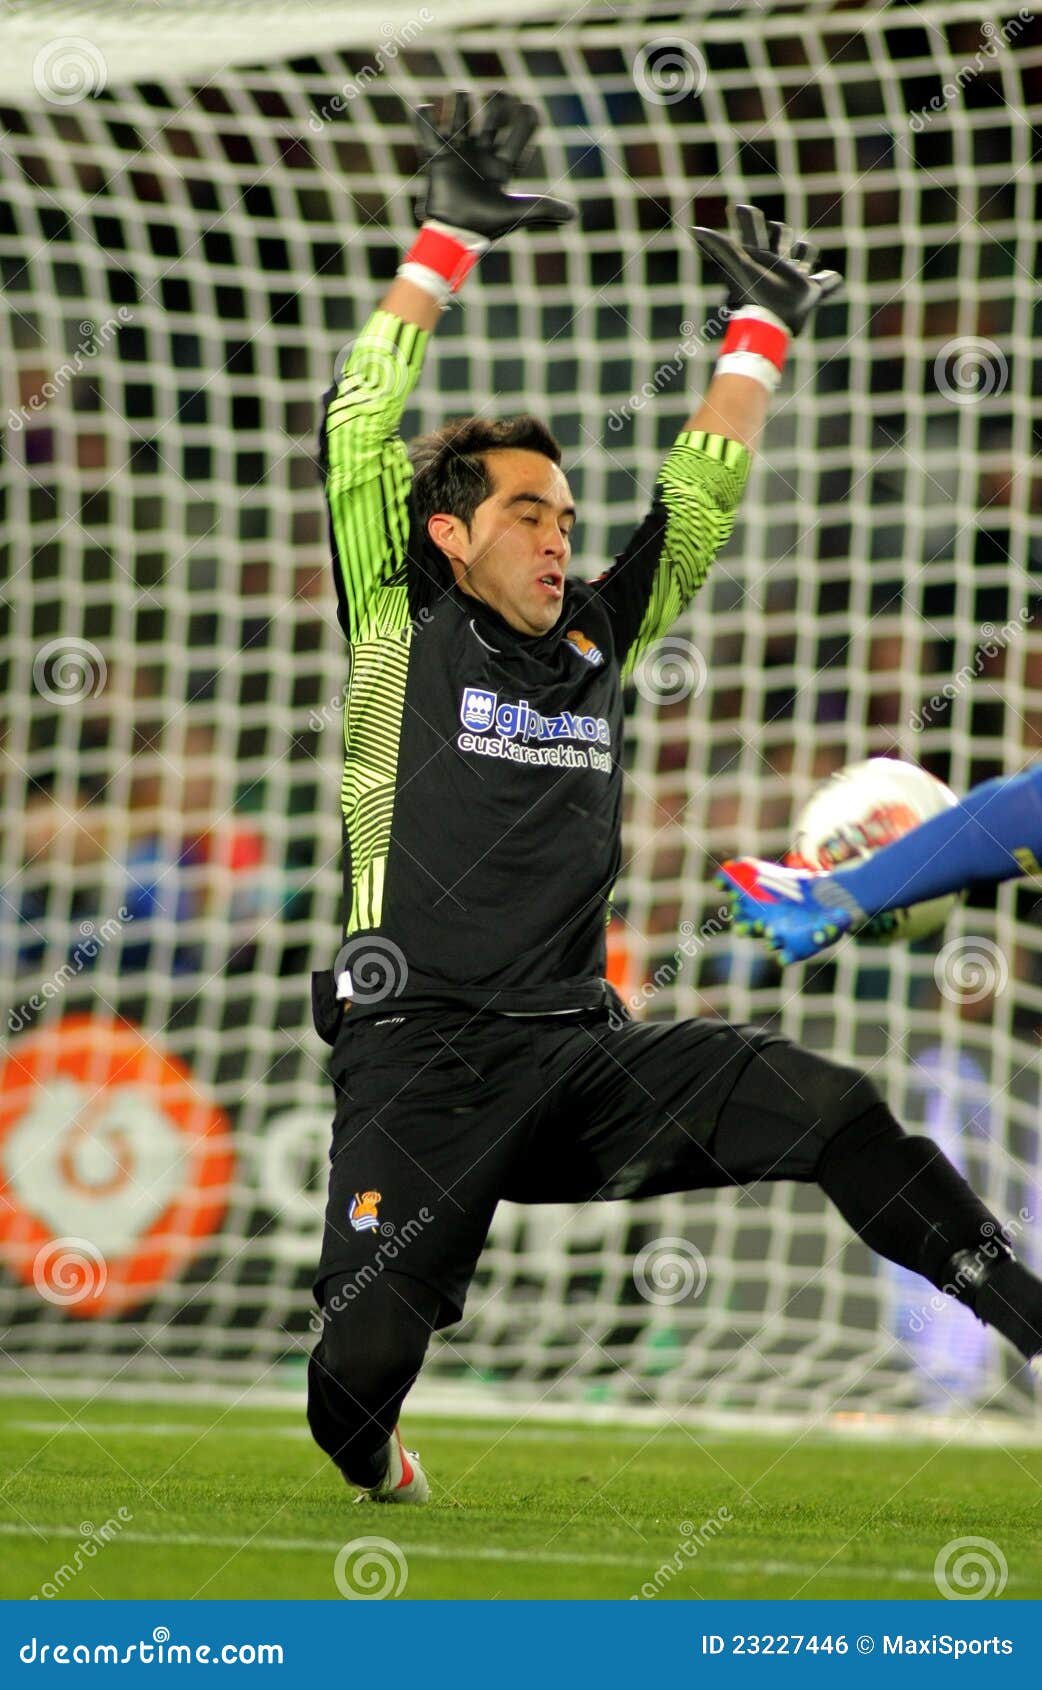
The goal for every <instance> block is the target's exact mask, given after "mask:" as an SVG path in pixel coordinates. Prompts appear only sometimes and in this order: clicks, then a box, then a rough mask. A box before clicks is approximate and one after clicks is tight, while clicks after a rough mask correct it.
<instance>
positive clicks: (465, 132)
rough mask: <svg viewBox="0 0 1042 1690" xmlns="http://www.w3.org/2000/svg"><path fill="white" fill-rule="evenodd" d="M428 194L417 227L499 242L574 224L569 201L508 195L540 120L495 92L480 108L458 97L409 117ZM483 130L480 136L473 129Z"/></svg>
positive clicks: (421, 200) (420, 203)
mask: <svg viewBox="0 0 1042 1690" xmlns="http://www.w3.org/2000/svg"><path fill="white" fill-rule="evenodd" d="M412 119H413V127H414V128H415V131H416V138H417V141H418V143H419V148H420V157H421V160H422V169H423V171H424V174H425V175H426V178H427V180H426V185H425V187H424V191H423V193H422V194H420V195H419V196H418V197H417V199H416V200H415V201H414V210H415V213H416V221H417V223H420V224H422V223H425V222H428V221H430V220H431V219H433V220H435V221H436V222H438V223H445V224H448V225H449V226H450V227H451V228H453V229H462V230H468V231H470V232H471V233H472V234H475V235H481V236H483V237H484V239H485V240H487V241H497V240H499V239H500V237H501V236H502V235H509V234H511V233H512V232H513V230H515V229H557V228H559V227H560V226H561V224H562V223H570V222H571V220H572V218H573V217H574V216H575V209H574V207H573V206H570V205H568V204H566V202H565V201H564V200H557V199H550V198H549V197H547V196H546V195H541V194H508V193H507V192H506V191H505V190H506V185H507V183H508V182H509V181H510V178H511V177H512V176H515V175H516V174H517V172H518V169H519V168H520V165H521V160H522V157H523V155H524V153H525V151H526V149H527V147H528V143H529V141H530V140H531V139H532V135H533V134H534V132H535V128H536V124H537V122H538V118H537V117H536V114H535V112H534V111H533V110H532V107H531V106H526V105H524V104H523V103H522V102H521V101H520V100H519V99H517V98H516V97H515V96H514V95H513V94H505V93H502V92H497V93H495V94H493V95H492V96H491V98H490V99H488V100H487V101H485V102H484V103H483V104H482V105H481V106H480V108H479V110H478V112H477V114H476V116H475V119H474V124H475V128H472V125H471V117H470V102H469V100H468V98H467V96H466V94H462V93H456V94H452V95H450V96H447V97H446V98H445V99H442V100H439V101H438V102H437V104H436V105H429V106H420V108H419V110H418V111H414V112H413V113H412ZM479 122H480V125H481V127H480V130H477V129H476V125H477V123H479Z"/></svg>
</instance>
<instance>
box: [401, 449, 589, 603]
mask: <svg viewBox="0 0 1042 1690" xmlns="http://www.w3.org/2000/svg"><path fill="white" fill-rule="evenodd" d="M485 461H486V464H487V466H488V470H489V474H490V475H491V477H492V481H493V490H492V492H491V494H490V495H489V497H488V498H487V499H484V500H483V501H482V503H481V504H480V505H479V506H478V507H477V510H476V511H475V512H474V516H473V518H472V520H471V524H470V529H469V531H468V529H467V527H466V525H465V524H464V523H463V522H461V521H460V520H459V518H458V517H435V518H433V519H432V522H434V523H438V524H451V532H449V531H448V530H445V531H443V534H439V535H436V538H437V540H438V544H439V545H441V546H442V549H443V550H444V551H445V552H446V553H447V555H448V557H449V561H450V562H451V564H452V572H453V574H454V575H455V577H456V583H457V585H458V586H459V587H460V588H461V589H462V590H463V592H465V593H469V594H470V595H471V596H472V597H473V598H479V599H482V600H483V601H484V603H485V604H487V605H489V606H490V607H491V609H493V610H496V611H498V612H499V614H500V616H502V617H503V619H504V621H506V622H509V624H510V626H511V627H512V628H516V629H517V630H518V632H519V633H522V634H532V635H533V636H534V635H538V634H545V633H547V632H548V631H549V630H550V629H551V628H552V627H553V626H554V623H555V622H556V621H557V619H558V617H559V616H560V614H561V606H562V603H563V599H564V580H565V573H566V571H567V569H568V562H569V559H570V557H571V555H572V544H571V538H570V536H571V532H572V527H573V525H574V523H575V504H574V501H573V499H572V495H571V491H570V490H569V487H568V482H567V480H566V478H565V476H564V473H563V471H562V470H561V469H560V467H559V466H558V465H557V464H555V463H553V462H552V460H551V459H550V458H547V457H544V456H543V454H542V452H532V451H529V450H527V449H522V448H520V447H512V446H503V447H498V448H497V449H496V450H495V451H491V452H487V453H486V454H485Z"/></svg>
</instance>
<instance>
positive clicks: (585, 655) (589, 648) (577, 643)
mask: <svg viewBox="0 0 1042 1690" xmlns="http://www.w3.org/2000/svg"><path fill="white" fill-rule="evenodd" d="M564 637H565V643H566V644H567V645H570V646H571V648H572V650H573V651H577V652H578V653H579V656H580V657H581V658H582V659H583V660H584V661H585V662H586V663H589V664H591V665H592V667H593V668H594V669H599V668H600V666H601V664H602V663H603V662H604V653H603V651H602V650H601V648H600V646H596V645H594V643H593V641H592V640H591V639H590V637H589V635H588V634H584V633H583V632H582V630H581V629H580V628H569V630H568V632H567V634H565V636H564Z"/></svg>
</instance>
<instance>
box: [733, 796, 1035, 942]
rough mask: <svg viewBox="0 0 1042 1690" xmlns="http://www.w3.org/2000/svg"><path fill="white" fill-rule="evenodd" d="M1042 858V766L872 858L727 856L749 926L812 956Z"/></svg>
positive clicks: (742, 921) (740, 919)
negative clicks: (828, 862) (883, 919)
mask: <svg viewBox="0 0 1042 1690" xmlns="http://www.w3.org/2000/svg"><path fill="white" fill-rule="evenodd" d="M1040 863H1042V766H1039V767H1036V768H1032V769H1028V770H1026V771H1025V773H1024V774H1020V775H1013V776H1011V777H1009V778H1005V779H998V780H989V781H985V782H984V783H983V784H982V785H981V786H976V787H974V789H973V791H972V792H970V793H969V794H968V795H967V796H966V797H965V798H964V799H963V800H962V802H961V803H960V804H957V805H955V806H954V808H952V809H950V810H944V811H943V812H942V813H941V814H940V815H939V816H932V817H931V818H930V820H929V821H927V822H923V823H922V825H921V826H919V827H916V828H913V829H912V831H911V832H910V833H906V834H905V835H904V836H903V837H902V838H901V839H896V840H894V842H893V844H891V845H885V846H883V847H882V849H881V850H879V851H876V852H875V853H874V854H873V855H872V856H871V857H868V858H866V859H865V860H864V861H863V862H858V863H851V864H847V865H845V866H844V867H843V868H838V869H833V870H832V871H831V872H830V873H828V874H818V873H814V872H812V871H810V870H806V869H789V868H781V867H779V866H778V865H777V864H774V863H765V862H761V861H760V860H759V859H758V858H756V857H740V858H738V859H736V860H735V861H732V862H728V863H725V864H724V865H723V867H722V869H721V872H720V877H719V882H720V884H721V885H722V886H723V887H724V888H725V890H726V891H728V892H729V893H730V894H731V899H732V904H733V908H734V915H735V919H736V922H737V925H738V929H739V931H746V932H752V933H758V934H762V935H763V936H764V937H765V938H766V939H767V941H768V942H769V943H770V944H771V945H772V946H773V947H774V949H775V950H776V951H777V952H778V954H779V956H780V957H781V959H782V961H783V962H797V961H803V960H805V959H806V958H808V957H812V956H814V955H815V954H816V953H817V952H818V951H820V950H823V949H824V948H825V946H826V945H830V944H832V943H834V941H835V940H836V939H839V938H841V937H842V935H843V934H844V933H849V932H851V931H852V930H856V929H857V928H859V927H864V926H865V925H866V924H867V923H868V922H869V921H871V920H873V919H875V918H876V917H878V916H881V915H884V914H886V913H887V912H888V911H889V910H895V909H903V908H905V907H907V906H908V905H910V904H918V903H924V902H926V901H927V900H929V899H931V898H940V897H944V896H945V895H946V894H948V893H951V892H962V891H964V890H965V889H966V887H968V886H971V885H974V884H984V883H988V882H995V881H1001V880H1012V879H1015V878H1016V877H1017V876H1018V875H1022V874H1034V873H1037V872H1038V871H1039V865H1040Z"/></svg>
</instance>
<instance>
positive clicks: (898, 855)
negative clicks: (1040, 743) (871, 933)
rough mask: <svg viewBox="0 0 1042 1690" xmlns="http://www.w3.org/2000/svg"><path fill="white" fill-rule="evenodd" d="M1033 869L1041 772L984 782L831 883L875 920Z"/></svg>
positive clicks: (1038, 859)
mask: <svg viewBox="0 0 1042 1690" xmlns="http://www.w3.org/2000/svg"><path fill="white" fill-rule="evenodd" d="M1040 863H1042V765H1039V766H1037V767H1035V768H1032V769H1027V770H1025V772H1024V773H1023V774H1020V775H1013V776H1011V777H1001V778H999V779H997V780H987V781H984V782H983V784H982V785H981V786H975V787H974V788H973V791H972V792H970V793H968V794H967V796H966V797H965V798H964V799H963V800H962V802H961V804H958V805H956V806H955V807H954V808H953V809H951V810H945V811H944V812H943V813H942V814H941V815H939V816H932V817H931V818H930V820H929V821H928V822H923V824H922V825H921V827H917V828H915V829H914V830H913V831H912V832H911V833H908V834H906V835H905V836H904V838H903V839H897V840H895V841H894V843H893V844H892V845H885V846H884V847H883V849H882V850H881V851H877V852H876V853H875V855H874V856H872V857H869V858H868V859H867V860H866V861H865V862H863V863H858V864H857V865H856V866H853V867H849V868H847V867H844V868H839V869H834V870H833V871H832V876H833V878H834V879H835V880H836V881H837V882H838V883H839V884H840V885H842V886H844V887H845V888H846V889H847V890H848V891H849V892H850V893H852V895H853V897H854V898H855V899H856V900H857V902H858V904H860V906H861V908H862V909H863V910H864V911H865V913H866V915H868V916H875V915H882V914H883V913H884V911H886V910H894V909H901V908H903V907H904V906H905V905H907V904H919V903H922V902H924V901H925V900H926V899H927V898H940V897H942V896H943V895H944V894H945V893H946V892H962V891H964V890H965V888H966V887H967V886H972V885H974V884H976V883H987V882H989V881H996V880H1013V879H1015V878H1016V877H1017V876H1018V875H1023V874H1038V873H1040V872H1042V869H1040Z"/></svg>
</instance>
